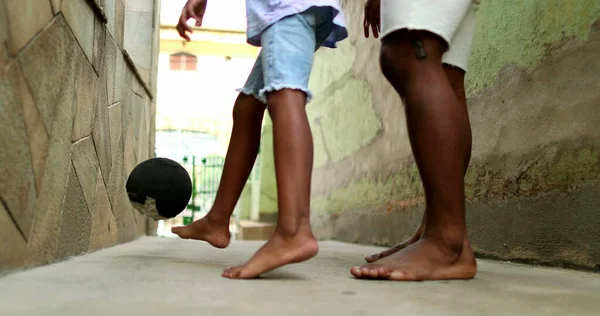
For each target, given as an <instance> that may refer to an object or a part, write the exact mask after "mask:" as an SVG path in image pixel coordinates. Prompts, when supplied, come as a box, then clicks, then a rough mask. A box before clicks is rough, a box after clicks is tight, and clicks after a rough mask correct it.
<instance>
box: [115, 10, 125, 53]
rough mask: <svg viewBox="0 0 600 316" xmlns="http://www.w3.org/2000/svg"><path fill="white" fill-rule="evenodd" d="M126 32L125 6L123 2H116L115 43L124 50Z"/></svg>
mask: <svg viewBox="0 0 600 316" xmlns="http://www.w3.org/2000/svg"><path fill="white" fill-rule="evenodd" d="M124 30H125V5H124V4H123V1H121V0H115V32H114V38H115V42H116V43H117V45H118V46H119V48H121V49H123V38H124Z"/></svg>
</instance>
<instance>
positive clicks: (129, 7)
mask: <svg viewBox="0 0 600 316" xmlns="http://www.w3.org/2000/svg"><path fill="white" fill-rule="evenodd" d="M153 9H154V1H153V0H126V3H125V10H126V11H134V12H152V11H153Z"/></svg>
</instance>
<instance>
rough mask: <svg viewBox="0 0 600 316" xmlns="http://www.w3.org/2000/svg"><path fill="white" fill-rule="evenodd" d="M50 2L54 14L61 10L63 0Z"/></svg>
mask: <svg viewBox="0 0 600 316" xmlns="http://www.w3.org/2000/svg"><path fill="white" fill-rule="evenodd" d="M50 4H51V5H52V12H54V14H57V13H58V12H60V9H61V4H62V0H50Z"/></svg>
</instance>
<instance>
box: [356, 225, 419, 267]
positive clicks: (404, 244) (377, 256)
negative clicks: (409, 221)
mask: <svg viewBox="0 0 600 316" xmlns="http://www.w3.org/2000/svg"><path fill="white" fill-rule="evenodd" d="M421 235H423V229H422V228H421V227H419V229H418V230H417V231H416V232H415V234H414V235H413V236H412V237H410V238H409V239H407V240H405V241H403V242H401V243H399V244H397V245H395V246H392V247H390V248H388V249H386V250H384V251H382V252H378V253H374V254H371V255H366V256H365V261H366V262H369V263H371V262H375V261H377V260H379V259H381V258H385V257H387V256H389V255H391V254H394V253H396V252H398V251H400V250H402V249H404V248H406V247H408V246H410V245H412V244H414V243H416V242H417V241H419V239H421Z"/></svg>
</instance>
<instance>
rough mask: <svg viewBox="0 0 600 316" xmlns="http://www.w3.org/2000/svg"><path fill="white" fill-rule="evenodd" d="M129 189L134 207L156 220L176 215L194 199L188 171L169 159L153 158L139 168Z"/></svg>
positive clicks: (132, 174) (128, 193) (133, 172)
mask: <svg viewBox="0 0 600 316" xmlns="http://www.w3.org/2000/svg"><path fill="white" fill-rule="evenodd" d="M126 188H127V195H128V196H129V201H130V202H131V204H132V205H133V207H134V208H135V209H136V210H138V211H139V212H140V213H142V214H143V215H145V216H148V217H150V218H152V219H154V220H159V219H167V218H173V217H175V216H177V215H178V214H179V213H181V212H182V211H183V210H184V209H185V208H186V206H187V205H188V203H189V201H190V197H191V196H192V180H191V179H190V176H189V174H188V172H187V170H185V168H183V167H182V166H181V165H180V164H179V163H177V162H176V161H173V160H171V159H167V158H152V159H148V160H146V161H144V162H142V163H140V164H139V165H137V166H136V167H135V168H134V169H133V171H132V172H131V174H130V175H129V178H128V179H127V185H126Z"/></svg>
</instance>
